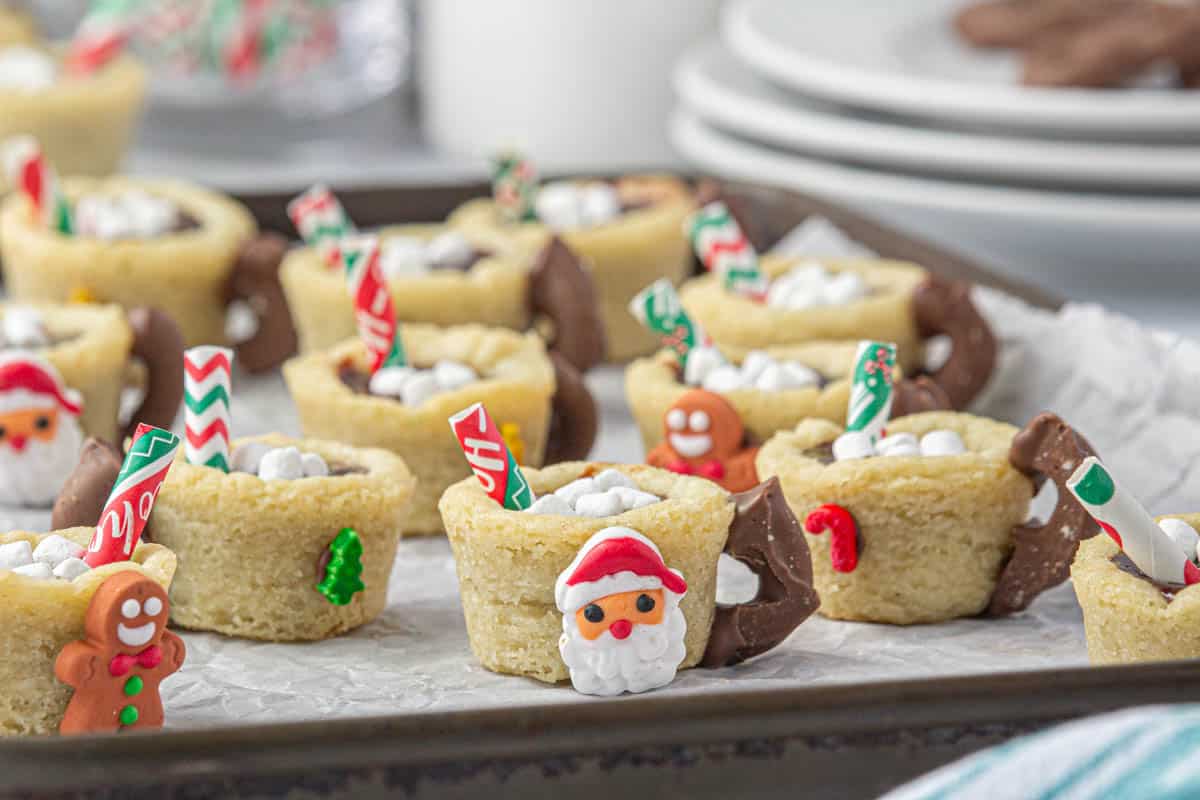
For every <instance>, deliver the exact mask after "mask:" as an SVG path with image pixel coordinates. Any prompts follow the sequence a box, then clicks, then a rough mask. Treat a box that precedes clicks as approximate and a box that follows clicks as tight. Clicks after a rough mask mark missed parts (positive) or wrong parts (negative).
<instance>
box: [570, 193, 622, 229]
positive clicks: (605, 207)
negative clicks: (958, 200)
mask: <svg viewBox="0 0 1200 800" xmlns="http://www.w3.org/2000/svg"><path fill="white" fill-rule="evenodd" d="M579 216H580V218H581V219H582V220H583V224H584V225H587V226H592V225H603V224H604V223H606V222H612V221H613V220H614V219H616V218H617V217H619V216H621V198H620V196H619V195H618V194H617V189H616V187H615V186H612V185H611V184H608V183H589V184H587V185H585V186H584V187H583V188H582V189H581V190H580V193H579Z"/></svg>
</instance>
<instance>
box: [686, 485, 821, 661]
mask: <svg viewBox="0 0 1200 800" xmlns="http://www.w3.org/2000/svg"><path fill="white" fill-rule="evenodd" d="M732 497H733V502H734V505H735V507H736V511H735V513H734V517H733V522H732V523H731V524H730V526H729V538H728V539H727V540H726V542H725V552H726V553H728V554H729V555H731V556H733V557H734V558H736V559H737V560H738V561H741V562H742V563H743V564H745V565H746V566H748V567H749V568H750V570H751V571H752V572H754V574H755V575H757V576H758V595H757V596H756V597H755V598H754V599H753V600H751V601H750V602H748V603H742V604H740V605H736V606H718V607H717V614H716V618H715V619H714V620H713V626H712V632H711V633H710V634H709V637H708V647H707V648H706V649H705V651H704V658H703V659H702V660H701V662H700V665H701V666H704V667H712V668H716V667H726V666H730V665H732V664H738V663H740V662H742V661H745V660H746V659H748V658H753V657H754V656H757V655H760V654H762V653H765V652H767V651H768V650H770V649H771V648H773V647H775V646H776V645H777V644H779V643H780V642H782V641H783V640H784V639H786V638H787V637H788V636H789V635H790V634H791V632H792V631H794V630H795V629H796V627H797V626H798V625H799V624H800V623H801V622H804V620H806V619H808V617H809V616H810V615H811V614H812V613H813V612H814V611H816V610H817V606H818V605H820V601H819V599H818V598H817V592H816V590H815V589H814V588H813V570H812V556H811V554H810V553H809V551H808V542H807V541H806V540H805V538H804V532H803V531H802V530H801V528H800V523H799V521H797V519H796V517H795V516H794V515H793V514H792V511H791V509H790V508H789V507H788V504H787V500H785V499H784V497H783V489H782V488H781V487H780V486H779V479H778V478H771V479H769V480H767V481H764V482H763V483H760V484H759V485H758V486H755V487H754V488H753V489H750V490H749V491H745V492H741V493H739V494H735V495H733V496H732Z"/></svg>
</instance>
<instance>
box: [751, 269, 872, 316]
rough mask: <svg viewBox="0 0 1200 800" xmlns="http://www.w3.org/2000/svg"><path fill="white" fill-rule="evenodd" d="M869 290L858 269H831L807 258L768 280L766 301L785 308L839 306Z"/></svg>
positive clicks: (860, 297) (769, 304) (861, 296)
mask: <svg viewBox="0 0 1200 800" xmlns="http://www.w3.org/2000/svg"><path fill="white" fill-rule="evenodd" d="M869 291H870V288H869V287H868V286H867V284H866V282H865V281H863V279H862V278H861V277H859V276H858V274H857V273H854V272H830V271H829V270H827V269H825V267H823V266H822V265H821V264H818V263H817V262H815V261H806V262H804V263H803V264H800V265H799V266H796V267H793V268H792V269H791V270H789V271H788V272H787V273H786V274H785V275H781V276H779V277H778V278H776V279H775V280H774V281H772V282H771V286H770V287H769V288H768V289H767V305H768V306H771V307H772V308H782V309H787V310H788V311H800V310H803V309H805V308H816V307H817V306H840V305H845V304H846V303H852V302H854V301H855V300H860V299H862V298H863V297H866V296H867V293H868V292H869Z"/></svg>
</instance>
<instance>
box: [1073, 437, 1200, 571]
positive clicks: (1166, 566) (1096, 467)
mask: <svg viewBox="0 0 1200 800" xmlns="http://www.w3.org/2000/svg"><path fill="white" fill-rule="evenodd" d="M1067 488H1068V489H1069V490H1070V491H1071V494H1073V495H1075V497H1076V499H1078V500H1079V502H1080V504H1081V505H1083V507H1084V508H1085V509H1086V510H1087V512H1088V513H1089V514H1091V515H1092V519H1094V520H1096V522H1097V523H1099V525H1100V527H1101V528H1103V529H1104V531H1105V532H1106V533H1107V534H1108V535H1109V536H1111V537H1112V538H1113V541H1115V542H1116V543H1117V546H1118V547H1120V548H1121V549H1122V550H1124V551H1125V555H1127V556H1129V559H1130V560H1131V561H1133V563H1134V564H1137V567H1138V569H1140V570H1141V571H1142V572H1144V573H1145V574H1146V575H1147V576H1149V577H1150V578H1152V579H1153V580H1156V581H1159V582H1160V583H1173V584H1180V585H1183V584H1188V585H1191V584H1193V583H1198V582H1200V568H1197V567H1196V565H1195V564H1193V563H1192V561H1191V559H1190V558H1188V557H1187V555H1186V554H1185V553H1184V552H1183V549H1182V548H1180V546H1179V545H1177V544H1176V543H1175V542H1174V540H1172V539H1171V537H1169V536H1167V534H1166V533H1164V532H1163V530H1162V528H1160V527H1158V524H1157V523H1156V522H1155V521H1154V519H1153V517H1151V516H1150V514H1149V513H1148V512H1147V511H1146V509H1144V508H1143V507H1142V505H1141V503H1139V502H1138V501H1137V499H1136V498H1135V497H1134V496H1133V494H1132V493H1131V492H1129V491H1128V490H1126V489H1125V488H1123V487H1122V486H1121V485H1120V484H1119V483H1117V482H1116V480H1115V479H1114V478H1113V476H1112V473H1110V472H1109V471H1108V469H1107V468H1106V467H1105V466H1104V465H1103V464H1102V463H1100V460H1099V459H1098V458H1096V457H1095V456H1088V457H1087V458H1085V459H1084V460H1083V463H1081V464H1080V465H1079V467H1078V468H1076V470H1075V472H1073V473H1072V474H1071V477H1070V478H1068V479H1067Z"/></svg>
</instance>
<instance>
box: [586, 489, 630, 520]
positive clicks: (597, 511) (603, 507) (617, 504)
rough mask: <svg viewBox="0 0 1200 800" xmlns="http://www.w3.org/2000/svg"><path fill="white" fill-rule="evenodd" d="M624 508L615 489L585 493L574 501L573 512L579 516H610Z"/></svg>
mask: <svg viewBox="0 0 1200 800" xmlns="http://www.w3.org/2000/svg"><path fill="white" fill-rule="evenodd" d="M624 510H625V507H624V505H623V504H622V503H621V496H620V495H619V494H617V490H616V489H611V490H609V491H607V492H592V493H591V494H585V495H583V496H582V497H580V498H579V499H578V500H576V501H575V513H576V514H577V515H579V516H581V517H612V516H616V515H617V514H620V513H621V512H622V511H624Z"/></svg>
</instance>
